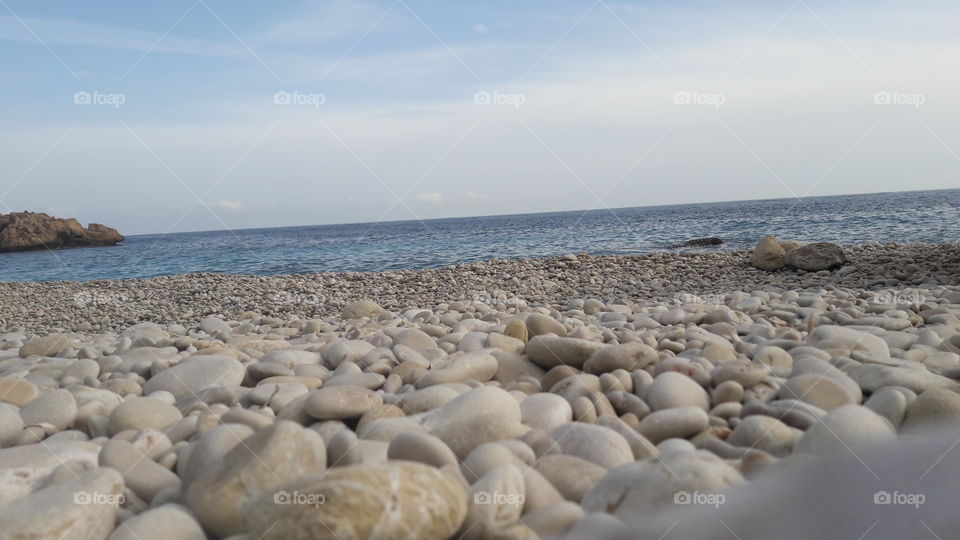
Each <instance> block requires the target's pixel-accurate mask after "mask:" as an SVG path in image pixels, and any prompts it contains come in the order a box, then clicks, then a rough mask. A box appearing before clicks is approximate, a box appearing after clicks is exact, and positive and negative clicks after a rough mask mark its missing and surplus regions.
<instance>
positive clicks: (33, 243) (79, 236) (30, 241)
mask: <svg viewBox="0 0 960 540" xmlns="http://www.w3.org/2000/svg"><path fill="white" fill-rule="evenodd" d="M120 242H123V235H121V234H120V233H119V232H117V230H116V229H114V228H111V227H107V226H106V225H101V224H99V223H91V224H90V225H89V226H88V227H86V228H84V226H83V225H81V224H80V223H79V222H78V221H77V220H76V219H72V218H70V219H64V218H57V217H53V216H48V215H47V214H43V213H37V212H13V213H10V214H0V252H9V251H30V250H38V249H62V248H71V247H101V246H113V245H116V244H118V243H120Z"/></svg>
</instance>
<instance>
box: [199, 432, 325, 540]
mask: <svg viewBox="0 0 960 540" xmlns="http://www.w3.org/2000/svg"><path fill="white" fill-rule="evenodd" d="M326 457H327V452H326V447H325V445H324V443H323V439H321V438H320V435H319V434H317V433H316V432H315V431H310V430H308V429H304V428H303V427H301V426H299V425H297V424H295V423H293V422H290V421H278V422H277V423H275V424H273V425H272V426H270V427H269V428H267V429H264V430H261V431H258V432H257V433H255V434H254V435H253V436H251V437H249V438H247V439H245V440H244V441H243V444H241V445H238V446H235V447H234V448H233V449H232V450H230V452H228V453H227V455H226V456H224V458H223V460H222V461H220V462H219V463H217V464H216V466H215V467H213V468H212V469H210V470H208V471H206V472H205V473H203V474H202V475H201V476H199V477H198V478H197V479H196V480H194V481H193V482H191V484H190V487H189V488H188V490H187V493H186V497H185V502H186V503H187V505H188V506H189V507H190V508H191V509H192V510H193V511H194V512H195V513H196V515H197V518H198V521H199V522H200V524H201V525H203V527H204V528H205V529H208V530H210V531H211V532H213V533H214V534H216V535H218V536H220V537H225V536H230V535H232V534H240V533H242V532H243V531H244V528H243V516H244V515H247V516H249V513H247V512H245V511H244V507H245V506H246V504H247V502H249V500H250V499H252V498H254V497H256V496H258V495H261V494H263V493H265V492H269V491H270V490H272V489H274V488H276V487H277V486H279V485H281V484H283V483H284V482H287V481H291V480H294V479H296V478H300V477H302V476H305V475H309V474H314V473H321V472H323V471H324V469H325V468H326V461H327V459H326ZM261 532H263V531H261Z"/></svg>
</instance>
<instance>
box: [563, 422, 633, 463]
mask: <svg viewBox="0 0 960 540" xmlns="http://www.w3.org/2000/svg"><path fill="white" fill-rule="evenodd" d="M550 436H551V437H553V440H554V441H556V443H557V446H559V447H560V451H561V452H563V453H564V454H567V455H571V456H576V457H579V458H582V459H585V460H587V461H589V462H591V463H595V464H597V465H599V466H601V467H603V468H605V469H612V468H614V467H618V466H620V465H623V464H625V463H631V462H633V450H632V449H631V448H630V445H629V444H627V441H626V439H624V438H623V437H622V436H621V435H620V434H619V433H617V432H616V431H614V430H612V429H610V428H607V427H603V426H598V425H594V424H584V423H581V422H570V423H568V424H564V425H562V426H559V427H557V428H554V430H553V431H551V432H550Z"/></svg>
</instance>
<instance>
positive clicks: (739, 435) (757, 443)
mask: <svg viewBox="0 0 960 540" xmlns="http://www.w3.org/2000/svg"><path fill="white" fill-rule="evenodd" d="M802 434H803V432H801V431H800V430H797V429H794V428H791V427H790V426H788V425H786V424H784V423H783V422H781V421H780V420H777V419H776V418H772V417H770V416H764V415H761V414H754V415H750V416H748V417H746V418H743V419H741V420H740V422H739V423H738V424H737V427H735V428H734V429H733V432H732V433H730V436H729V437H727V442H728V443H729V444H732V445H734V446H743V447H747V448H757V449H759V450H763V451H764V452H769V453H771V454H773V455H774V456H777V457H784V456H786V455H788V454H789V453H790V452H791V451H792V450H793V446H794V444H796V442H797V440H798V439H799V438H800V436H801V435H802Z"/></svg>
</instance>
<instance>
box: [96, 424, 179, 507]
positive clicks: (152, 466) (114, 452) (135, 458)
mask: <svg viewBox="0 0 960 540" xmlns="http://www.w3.org/2000/svg"><path fill="white" fill-rule="evenodd" d="M99 463H100V465H102V466H104V467H112V468H114V469H116V470H117V472H119V473H120V474H121V475H123V480H124V484H125V485H126V486H127V487H128V488H130V489H131V490H133V492H134V493H136V494H137V496H138V497H140V498H141V499H143V500H144V501H145V502H148V503H149V502H150V501H152V500H153V498H154V497H155V496H156V495H157V493H160V492H161V491H163V490H164V489H167V488H176V489H179V488H180V478H178V477H177V475H176V474H174V473H173V472H171V471H169V470H167V469H166V468H164V467H163V466H161V465H158V464H157V463H156V462H154V461H153V460H152V459H150V458H148V457H146V456H144V455H143V454H141V453H140V452H138V451H137V449H136V448H135V447H134V446H133V445H132V444H130V443H128V442H127V441H123V440H120V439H112V440H110V442H108V443H107V444H105V445H103V449H102V450H101V451H100V458H99Z"/></svg>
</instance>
